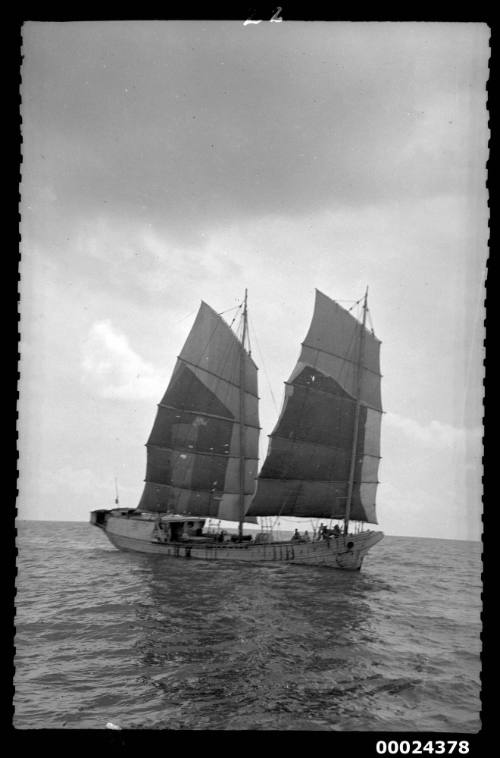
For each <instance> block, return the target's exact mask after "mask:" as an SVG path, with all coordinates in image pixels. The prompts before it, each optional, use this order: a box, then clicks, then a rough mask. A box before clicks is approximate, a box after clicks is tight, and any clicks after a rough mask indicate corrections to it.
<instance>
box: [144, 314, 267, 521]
mask: <svg viewBox="0 0 500 758" xmlns="http://www.w3.org/2000/svg"><path fill="white" fill-rule="evenodd" d="M241 359H242V347H241V343H240V341H239V340H238V339H237V337H236V335H235V334H234V332H233V331H232V330H231V329H230V327H229V326H228V324H226V322H225V321H224V320H223V319H222V318H221V317H220V316H219V315H218V314H217V313H216V312H215V311H214V310H212V308H210V306H208V305H207V304H206V303H202V304H201V306H200V310H199V311H198V315H197V317H196V320H195V323H194V325H193V328H192V329H191V332H190V333H189V336H188V338H187V340H186V343H185V345H184V347H183V349H182V352H181V354H180V356H179V358H178V360H177V364H176V366H175V369H174V372H173V375H172V379H171V381H170V384H169V385H168V388H167V391H166V393H165V395H164V397H163V399H162V401H161V402H160V403H159V405H158V412H157V415H156V419H155V422H154V425H153V429H152V431H151V434H150V437H149V439H148V442H147V467H146V484H145V487H144V492H143V494H142V498H141V500H140V502H139V505H138V509H139V510H142V511H154V512H157V511H159V512H175V513H182V514H192V515H197V516H205V517H212V518H217V519H227V520H230V521H238V520H239V518H240V436H239V422H240V361H241ZM244 361H245V371H244V386H245V410H244V420H245V437H244V443H245V477H244V479H245V500H244V509H245V511H246V510H247V508H248V506H249V504H250V501H251V498H252V495H253V493H254V491H255V479H256V476H257V466H258V439H259V417H258V397H257V367H256V365H255V363H254V362H253V360H252V359H251V357H250V356H249V355H248V353H247V352H246V351H244ZM246 520H252V521H255V519H246Z"/></svg>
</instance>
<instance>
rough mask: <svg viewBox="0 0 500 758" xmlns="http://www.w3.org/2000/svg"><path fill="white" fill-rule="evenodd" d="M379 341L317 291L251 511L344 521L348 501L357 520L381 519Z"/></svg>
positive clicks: (257, 513) (371, 521) (263, 514)
mask: <svg viewBox="0 0 500 758" xmlns="http://www.w3.org/2000/svg"><path fill="white" fill-rule="evenodd" d="M360 341H362V346H363V350H362V351H361V350H360ZM380 344H381V343H380V340H378V339H377V338H376V337H375V335H374V334H373V333H372V332H370V331H368V330H367V329H366V328H365V327H364V326H363V325H362V324H360V322H359V321H358V320H357V319H355V318H354V316H352V314H351V313H349V312H348V311H346V310H345V309H344V308H342V307H341V306H340V305H339V304H338V303H336V302H335V301H334V300H331V299H330V298H328V297H327V296H326V295H324V294H323V293H321V292H319V290H317V291H316V301H315V307H314V313H313V318H312V321H311V325H310V327H309V331H308V333H307V335H306V338H305V340H304V341H303V342H302V344H301V352H300V355H299V359H298V362H297V364H296V366H295V368H294V370H293V371H292V374H291V376H290V378H289V379H288V381H287V382H285V397H284V401H283V406H282V410H281V413H280V416H279V418H278V421H277V423H276V426H275V428H274V430H273V431H272V433H271V435H270V436H269V447H268V453H267V457H266V459H265V461H264V464H263V466H262V469H261V471H260V473H259V477H258V483H257V491H256V494H255V497H254V499H253V502H252V505H251V507H250V510H249V513H250V514H251V515H254V516H271V515H277V516H279V515H281V516H301V517H317V518H343V517H344V516H345V514H346V503H347V500H348V499H350V501H351V502H350V510H351V516H350V517H351V518H352V519H354V520H359V521H368V522H370V523H377V519H376V512H375V497H376V489H377V486H378V466H379V461H380V424H381V416H382V412H383V411H382V401H381V394H380V381H381V373H380V359H379V352H380ZM361 352H362V355H360V353H361ZM355 429H356V432H355ZM353 453H354V457H353ZM351 478H352V481H353V485H352V493H351V496H350V498H349V481H350V480H351Z"/></svg>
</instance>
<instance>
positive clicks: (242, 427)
mask: <svg viewBox="0 0 500 758" xmlns="http://www.w3.org/2000/svg"><path fill="white" fill-rule="evenodd" d="M246 336H247V290H246V289H245V300H244V302H243V334H242V336H241V353H240V518H239V522H238V535H239V536H240V537H241V536H242V535H243V521H244V519H245V458H246V446H245V392H246V387H245V376H246V371H245V370H246V352H245V339H246Z"/></svg>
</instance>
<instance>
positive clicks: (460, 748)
mask: <svg viewBox="0 0 500 758" xmlns="http://www.w3.org/2000/svg"><path fill="white" fill-rule="evenodd" d="M376 750H377V753H378V754H379V755H384V754H389V755H424V753H429V754H430V753H435V754H436V755H451V753H461V754H462V755H465V754H466V753H468V752H469V742H468V740H427V742H420V740H411V741H410V740H401V741H399V740H389V741H386V740H379V741H378V742H377V744H376Z"/></svg>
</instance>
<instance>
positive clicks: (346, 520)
mask: <svg viewBox="0 0 500 758" xmlns="http://www.w3.org/2000/svg"><path fill="white" fill-rule="evenodd" d="M367 310H368V287H367V288H366V292H365V296H364V300H363V320H362V322H361V324H360V329H361V331H360V337H359V349H358V359H357V362H356V407H355V411H354V429H353V435H352V448H351V463H350V467H349V481H348V485H347V502H346V509H345V518H344V534H347V533H348V531H349V517H350V515H351V503H352V491H353V487H354V473H355V471H356V458H357V452H358V450H357V448H358V435H359V412H360V408H361V383H362V380H363V370H362V366H363V355H364V347H365V333H366V329H365V327H366V313H367Z"/></svg>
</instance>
